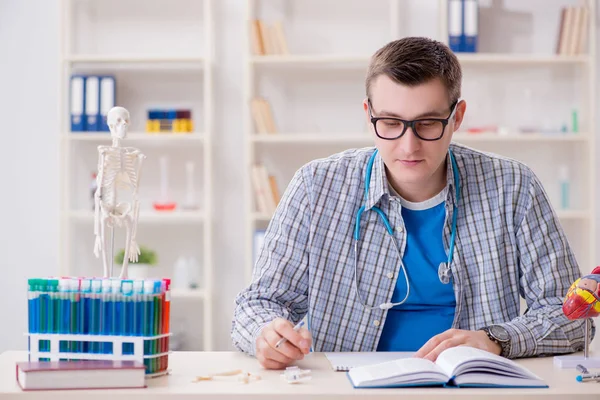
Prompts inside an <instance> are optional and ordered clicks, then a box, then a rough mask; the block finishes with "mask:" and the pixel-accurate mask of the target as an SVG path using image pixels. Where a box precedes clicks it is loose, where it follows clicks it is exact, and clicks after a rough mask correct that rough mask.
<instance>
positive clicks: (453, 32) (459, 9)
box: [448, 0, 463, 53]
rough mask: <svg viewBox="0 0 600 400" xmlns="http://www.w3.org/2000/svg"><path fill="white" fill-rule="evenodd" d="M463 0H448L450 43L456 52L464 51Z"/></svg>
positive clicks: (451, 48)
mask: <svg viewBox="0 0 600 400" xmlns="http://www.w3.org/2000/svg"><path fill="white" fill-rule="evenodd" d="M462 37H463V2H462V0H448V45H449V47H450V50H452V51H453V52H455V53H458V52H460V51H462Z"/></svg>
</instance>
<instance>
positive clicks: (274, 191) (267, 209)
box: [252, 164, 280, 215]
mask: <svg viewBox="0 0 600 400" xmlns="http://www.w3.org/2000/svg"><path fill="white" fill-rule="evenodd" d="M252 189H253V192H254V200H255V203H256V206H257V211H258V212H260V213H263V214H267V215H272V214H273V213H274V212H275V208H277V204H279V200H280V195H279V189H278V188H277V182H276V179H275V177H274V176H273V175H269V173H268V172H267V168H265V166H264V165H262V164H255V165H253V166H252Z"/></svg>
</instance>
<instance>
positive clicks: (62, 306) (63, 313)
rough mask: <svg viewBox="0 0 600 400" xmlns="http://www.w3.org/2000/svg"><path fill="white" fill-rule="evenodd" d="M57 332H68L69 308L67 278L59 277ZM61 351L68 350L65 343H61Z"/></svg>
mask: <svg viewBox="0 0 600 400" xmlns="http://www.w3.org/2000/svg"><path fill="white" fill-rule="evenodd" d="M58 305H59V307H58V321H59V326H58V332H59V333H63V334H66V333H69V318H70V316H69V315H70V311H71V308H70V307H69V279H68V278H60V279H59V280H58ZM59 348H60V351H61V352H66V351H69V346H68V345H67V344H66V343H61V344H60V346H59Z"/></svg>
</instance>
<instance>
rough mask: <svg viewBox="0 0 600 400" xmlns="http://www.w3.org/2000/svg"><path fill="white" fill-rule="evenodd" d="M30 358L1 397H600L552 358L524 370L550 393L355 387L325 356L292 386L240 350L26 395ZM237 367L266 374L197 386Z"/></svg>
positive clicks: (6, 373) (0, 374)
mask: <svg viewBox="0 0 600 400" xmlns="http://www.w3.org/2000/svg"><path fill="white" fill-rule="evenodd" d="M25 360H27V355H26V352H23V351H8V352H5V353H3V354H1V355H0V399H2V400H4V399H49V400H53V399H67V400H68V399H76V398H77V399H103V400H135V399H144V400H159V399H160V400H166V399H192V398H193V399H219V400H229V399H255V400H258V399H261V400H262V399H285V400H288V399H298V400H300V399H301V400H306V399H307V398H310V399H347V398H351V399H352V400H356V399H372V398H374V397H381V398H384V397H385V398H392V397H396V398H399V396H402V397H401V398H402V399H416V398H420V399H424V398H431V397H437V396H443V398H448V399H450V398H453V399H454V398H456V399H463V398H465V397H477V398H483V397H484V396H485V397H486V398H487V397H488V396H489V397H493V398H510V399H518V398H527V399H547V398H550V397H552V398H567V396H568V397H569V398H572V396H573V395H575V396H577V395H583V396H585V397H581V398H582V399H585V400H588V399H591V398H598V399H600V383H595V382H588V383H580V382H576V381H575V376H576V375H577V374H578V373H577V372H576V371H575V370H574V369H564V370H561V369H559V368H556V367H554V366H553V359H552V357H548V358H534V359H524V360H520V361H519V363H522V365H523V366H525V367H526V368H529V369H530V370H532V371H533V372H534V373H535V374H537V375H539V376H540V377H541V378H543V379H544V380H545V381H546V382H547V383H548V384H549V385H550V388H549V389H474V388H461V389H444V388H406V389H354V388H353V387H352V385H351V384H350V382H349V381H348V378H347V377H346V373H345V372H335V371H333V370H332V369H331V367H330V364H329V362H328V360H327V359H326V358H325V355H323V354H322V353H312V354H309V355H308V356H306V358H305V359H304V360H302V361H301V362H299V363H298V364H297V365H298V366H299V367H300V368H308V369H311V370H312V380H310V381H308V382H303V383H298V384H289V383H286V382H285V381H283V380H281V378H280V376H279V375H280V374H281V371H272V370H271V371H269V370H264V369H263V368H262V367H261V366H260V364H259V363H258V361H256V360H255V359H254V358H251V357H249V356H246V355H244V354H241V353H236V352H175V353H172V354H171V355H170V356H169V364H170V368H171V374H170V375H168V376H163V377H160V378H154V379H148V380H147V383H148V387H147V388H145V389H121V390H106V389H103V390H89V391H76V390H68V391H28V392H23V391H21V389H20V388H19V386H18V385H17V383H16V380H15V363H16V362H17V361H25ZM233 369H245V370H247V371H248V372H250V373H256V374H259V375H260V376H261V378H262V379H261V380H259V381H253V382H250V383H248V384H244V383H237V382H229V381H202V382H198V383H194V382H192V380H193V379H194V377H195V376H197V375H204V374H211V373H217V372H223V371H229V370H233Z"/></svg>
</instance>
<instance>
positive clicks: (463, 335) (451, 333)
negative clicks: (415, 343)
mask: <svg viewBox="0 0 600 400" xmlns="http://www.w3.org/2000/svg"><path fill="white" fill-rule="evenodd" d="M461 345H466V346H470V347H475V348H478V349H481V350H485V351H489V352H490V353H494V354H500V352H501V351H502V348H501V347H500V345H499V344H498V343H495V342H492V341H491V340H490V338H489V337H488V335H487V334H486V333H485V332H484V331H467V330H463V329H448V330H447V331H446V332H443V333H440V334H439V335H435V336H434V337H432V338H431V339H429V340H428V341H427V343H425V344H424V345H423V347H421V348H420V349H419V351H417V353H416V354H415V357H419V358H426V359H428V360H431V361H435V360H436V359H437V357H438V356H439V355H440V353H441V352H442V351H444V350H446V349H449V348H451V347H456V346H461Z"/></svg>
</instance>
